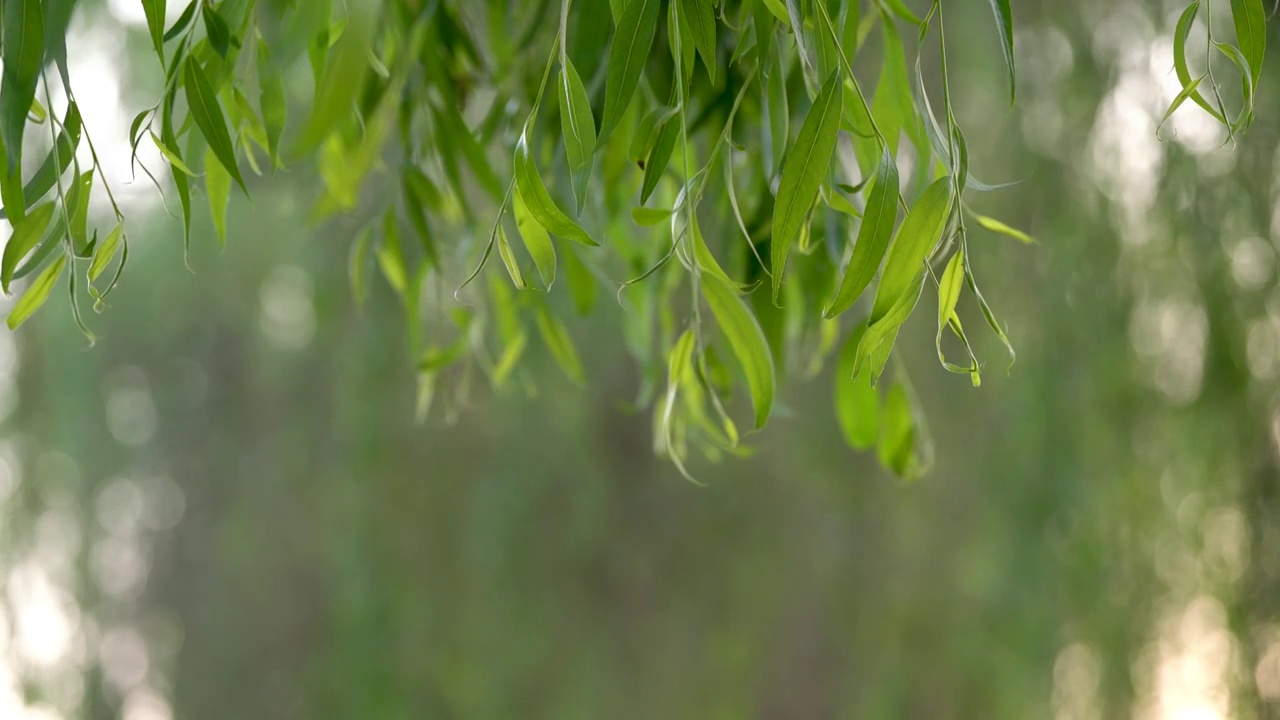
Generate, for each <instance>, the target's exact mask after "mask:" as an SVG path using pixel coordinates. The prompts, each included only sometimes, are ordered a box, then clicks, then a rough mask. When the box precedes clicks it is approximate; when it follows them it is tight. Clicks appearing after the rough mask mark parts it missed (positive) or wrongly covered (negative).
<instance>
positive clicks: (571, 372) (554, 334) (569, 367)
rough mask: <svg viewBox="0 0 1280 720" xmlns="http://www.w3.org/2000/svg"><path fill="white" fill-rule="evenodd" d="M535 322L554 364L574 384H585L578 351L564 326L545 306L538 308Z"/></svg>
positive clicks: (585, 376) (584, 372)
mask: <svg viewBox="0 0 1280 720" xmlns="http://www.w3.org/2000/svg"><path fill="white" fill-rule="evenodd" d="M537 322H538V332H539V334H541V335H542V341H543V342H544V343H546V345H547V350H549V351H551V357H553V358H555V361H556V364H557V365H559V366H560V369H561V370H562V371H563V372H564V374H565V375H566V376H567V377H568V378H569V379H570V380H572V381H573V382H574V384H576V385H583V384H585V383H586V382H587V374H586V371H584V370H583V368H582V360H580V359H579V358H578V350H577V349H576V348H575V347H574V346H573V338H572V337H570V336H569V331H568V330H567V329H566V328H565V326H564V324H563V323H561V322H560V321H559V320H558V319H556V318H555V317H554V316H552V315H551V313H550V312H548V311H547V306H546V305H545V304H544V305H539V306H538V314H537Z"/></svg>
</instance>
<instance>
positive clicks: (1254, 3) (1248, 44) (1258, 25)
mask: <svg viewBox="0 0 1280 720" xmlns="http://www.w3.org/2000/svg"><path fill="white" fill-rule="evenodd" d="M1231 19H1232V20H1233V21H1234V22H1235V26H1236V43H1237V44H1238V45H1239V46H1240V52H1241V54H1243V55H1244V57H1245V59H1246V60H1248V62H1249V70H1250V71H1251V72H1252V73H1253V89H1254V90H1257V89H1258V78H1259V76H1261V75H1262V59H1263V56H1264V55H1265V54H1266V49H1267V14H1266V10H1265V9H1264V8H1263V7H1262V0H1231Z"/></svg>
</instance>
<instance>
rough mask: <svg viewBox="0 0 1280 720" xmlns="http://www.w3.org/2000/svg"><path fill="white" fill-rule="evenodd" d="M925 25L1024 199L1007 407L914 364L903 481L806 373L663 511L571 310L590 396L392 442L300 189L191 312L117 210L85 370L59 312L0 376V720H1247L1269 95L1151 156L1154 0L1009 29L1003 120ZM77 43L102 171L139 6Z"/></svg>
mask: <svg viewBox="0 0 1280 720" xmlns="http://www.w3.org/2000/svg"><path fill="white" fill-rule="evenodd" d="M908 4H909V5H910V4H912V3H910V2H908ZM952 4H953V3H952V2H950V1H949V2H948V13H949V14H948V23H949V25H951V27H950V28H949V37H951V38H954V40H953V42H954V45H955V48H954V54H955V56H956V57H955V58H954V59H953V60H952V61H953V62H954V63H956V64H957V66H958V68H959V72H957V73H956V74H957V76H958V77H960V78H962V82H961V83H960V87H958V88H957V90H956V92H957V96H958V97H960V98H963V99H962V100H959V101H958V104H959V107H958V112H959V113H960V117H959V120H960V122H961V124H962V125H963V126H964V127H965V128H966V132H967V133H968V135H969V142H970V146H971V157H972V158H973V164H974V171H975V172H976V173H978V174H979V176H980V177H982V178H983V179H985V180H988V181H1002V180H1007V179H1015V178H1027V180H1026V182H1023V183H1021V184H1020V185H1017V186H1016V187H1013V188H1011V189H1007V190H1002V191H999V192H997V193H989V194H983V195H975V196H974V202H975V204H976V206H977V208H978V209H979V210H981V211H984V212H989V213H991V214H994V215H997V216H999V217H1001V218H1005V219H1007V220H1008V221H1010V222H1011V223H1012V224H1016V225H1017V226H1019V227H1023V228H1027V229H1029V230H1030V231H1031V232H1033V233H1034V234H1035V235H1036V236H1037V238H1039V240H1040V242H1039V244H1037V245H1035V246H1031V247H1027V246H1021V245H1017V244H1016V243H1012V242H1010V241H1008V240H1007V239H1005V238H1001V237H998V236H994V235H985V236H981V237H977V236H975V238H974V240H973V246H974V254H975V257H976V259H977V262H978V263H979V273H980V274H981V275H982V278H983V282H984V286H985V288H984V290H985V293H986V294H987V296H988V298H989V299H990V300H991V301H992V304H993V305H994V306H995V307H996V308H997V311H998V312H1000V313H1001V314H1002V319H1004V320H1005V321H1007V322H1008V323H1009V326H1010V335H1011V336H1012V338H1013V340H1014V342H1015V344H1016V346H1017V348H1018V350H1019V358H1018V362H1017V364H1016V365H1014V366H1013V368H1012V370H1011V372H1010V373H1008V374H1007V375H1006V374H1005V373H1003V372H988V373H987V374H986V379H987V382H985V383H984V384H983V387H982V388H980V389H977V390H975V389H974V388H972V387H969V382H968V380H967V379H966V378H964V377H958V376H954V375H948V374H947V373H946V372H944V371H943V370H942V369H941V368H939V367H938V364H937V362H936V360H935V357H934V351H933V348H932V337H931V335H932V332H933V329H932V327H931V324H930V322H928V321H927V318H926V319H921V318H919V317H917V318H915V319H914V320H913V321H912V322H911V323H909V325H908V328H909V332H908V333H907V335H906V336H904V341H903V342H902V343H901V345H900V347H901V350H902V353H903V355H904V357H905V359H906V361H907V363H908V365H909V366H910V367H911V368H912V370H913V373H914V378H915V382H916V384H917V389H918V391H919V393H920V395H921V397H922V398H923V404H924V406H925V409H926V411H927V413H928V421H929V425H930V429H931V431H932V434H933V437H934V439H935V441H936V446H937V465H936V468H935V470H934V471H933V473H932V474H931V475H929V476H928V477H926V478H925V479H923V480H922V481H920V482H918V483H916V484H913V485H909V486H903V485H901V484H898V483H896V482H895V481H893V480H892V479H890V478H889V477H887V476H886V475H885V474H884V473H883V472H882V471H880V470H879V469H878V467H877V466H876V465H875V462H874V458H869V457H863V456H859V455H855V454H854V453H853V452H852V451H850V450H848V449H847V448H845V447H844V445H843V442H842V439H841V436H840V432H839V428H838V426H837V424H836V421H835V417H834V414H833V409H832V407H831V397H832V395H831V383H832V382H833V378H832V377H831V375H830V370H829V369H828V370H827V371H826V372H824V374H822V375H821V376H819V377H818V378H816V379H812V380H807V381H805V380H802V379H798V378H791V379H790V381H789V382H788V383H787V385H786V387H785V392H784V395H783V400H784V402H785V405H786V412H785V413H784V414H783V415H782V416H780V417H777V418H775V420H774V421H773V422H772V423H771V427H770V428H769V429H768V431H767V432H765V433H764V434H762V435H760V436H758V437H756V438H753V439H754V440H755V441H756V444H757V445H758V447H759V449H760V452H759V453H758V454H757V455H756V456H755V457H753V458H751V459H747V460H741V459H736V460H735V459H730V460H726V461H724V462H722V463H720V464H717V465H710V464H705V463H704V464H700V465H697V466H696V467H695V472H696V474H697V475H698V476H699V477H700V478H701V479H702V480H704V481H706V482H707V484H708V487H705V488H703V487H697V486H694V485H692V484H690V483H688V482H687V481H685V480H683V479H681V478H680V476H679V475H678V474H677V473H676V472H675V470H674V468H672V467H671V466H670V465H669V464H668V463H666V462H664V461H662V460H661V459H659V458H656V457H655V456H654V455H653V452H652V436H651V432H652V430H651V428H652V424H651V420H650V418H649V416H648V415H647V414H640V415H635V414H630V413H628V412H626V411H625V409H623V407H622V405H623V403H622V401H624V400H626V399H628V398H631V397H634V395H635V392H636V384H637V378H636V372H635V370H634V368H632V367H631V365H630V364H629V361H628V360H627V359H626V357H625V356H624V353H623V351H622V344H621V342H619V340H620V338H619V333H618V329H617V314H618V313H619V312H621V310H620V309H619V308H618V306H617V305H616V304H613V303H609V302H602V303H600V305H599V309H598V310H597V312H596V313H595V314H594V315H593V316H592V317H589V318H585V319H577V320H575V321H573V323H572V329H573V331H574V333H575V336H576V337H577V338H578V340H579V347H580V348H581V349H582V350H583V351H584V361H585V363H586V365H587V368H588V376H589V379H590V382H589V385H588V387H587V388H585V389H581V388H576V387H573V386H572V385H571V384H569V383H568V382H567V381H565V380H564V379H563V377H562V376H561V375H560V374H559V373H558V372H557V371H556V370H555V368H554V366H553V365H552V363H551V361H550V359H549V358H548V357H547V356H546V354H545V352H544V351H543V350H542V349H541V348H539V349H538V351H537V352H536V353H535V354H534V355H533V356H532V357H531V358H530V360H529V362H530V363H531V373H530V376H531V377H532V378H534V379H536V381H537V382H536V385H537V393H536V397H530V396H529V395H528V394H526V393H525V392H524V391H523V390H520V389H518V388H516V387H510V388H508V391H507V392H504V393H501V394H498V395H494V394H493V393H492V392H490V391H489V390H488V389H487V388H485V387H483V384H482V383H477V386H476V387H475V388H473V390H472V392H470V393H469V394H468V395H467V401H466V403H465V404H463V405H462V406H460V407H458V408H457V409H456V412H449V411H448V408H445V407H444V405H438V406H437V407H436V408H435V409H434V411H433V413H432V415H431V416H430V418H429V419H428V420H427V421H426V423H425V424H423V425H418V424H415V423H414V421H413V414H414V408H413V405H414V394H415V391H414V378H413V374H412V372H411V368H410V364H409V362H408V357H407V354H406V350H405V346H404V343H405V341H404V328H403V322H404V321H403V315H402V313H401V311H400V309H399V308H398V306H397V304H396V301H395V300H394V298H393V296H392V295H391V293H390V292H389V291H388V290H387V289H386V287H385V286H383V285H382V284H378V283H375V285H374V290H373V292H372V297H371V298H370V301H369V302H368V303H367V304H366V305H365V307H364V308H363V310H358V309H357V308H356V306H355V304H354V302H353V301H352V299H351V293H350V290H349V287H348V284H347V277H346V262H347V261H346V254H347V250H348V248H349V246H350V241H351V236H352V233H353V230H354V227H355V224H354V222H351V221H335V222H332V223H330V224H328V225H325V226H322V227H319V228H309V227H307V226H306V224H305V221H304V218H305V215H306V211H307V207H308V202H309V201H310V198H313V197H314V190H315V187H314V183H315V179H314V177H312V173H309V172H307V171H306V170H303V169H297V170H294V171H293V172H290V173H286V174H282V175H278V176H277V177H275V178H267V179H258V180H256V187H255V192H254V201H253V204H252V205H250V204H249V203H248V202H247V201H245V199H244V198H243V197H237V198H235V199H233V209H232V216H231V221H230V228H231V232H230V236H231V240H230V242H229V244H228V247H227V248H226V250H225V251H224V252H219V251H218V250H217V243H216V241H215V240H214V239H213V237H212V233H211V231H210V229H209V225H208V223H207V218H204V219H202V220H201V221H199V222H197V227H198V228H199V234H198V236H197V238H195V240H194V241H193V246H194V247H193V252H192V255H191V258H190V265H191V268H192V271H191V272H188V271H187V270H186V269H185V268H184V265H183V257H182V248H181V244H182V243H181V234H180V231H179V225H178V223H177V221H175V220H174V219H172V218H171V217H169V216H168V215H166V214H165V213H164V212H163V210H162V209H161V208H160V207H159V206H157V205H155V204H151V205H146V203H147V202H148V201H149V200H154V189H153V188H151V187H150V186H149V185H147V184H146V183H145V182H142V181H140V182H138V183H136V184H134V185H129V186H127V187H126V188H125V189H124V190H122V194H124V195H125V196H126V198H127V199H129V201H130V202H133V203H135V207H137V208H139V210H138V213H139V214H138V215H137V217H138V218H139V219H141V220H143V222H136V221H135V223H134V224H133V225H131V235H132V237H133V239H134V248H133V249H134V253H135V255H134V259H133V262H134V263H135V264H134V265H133V266H132V267H131V271H132V272H130V273H129V274H127V275H126V280H125V283H124V284H123V285H122V286H121V288H120V289H119V290H117V291H116V293H115V294H114V295H113V300H114V303H113V306H112V308H111V309H110V310H109V312H107V313H105V314H104V315H101V316H98V317H95V318H93V320H92V322H93V327H94V329H95V331H96V332H97V333H98V334H99V336H100V340H99V343H98V345H97V346H96V347H94V348H93V349H92V350H89V349H86V347H85V342H84V340H83V338H81V336H80V335H79V334H78V332H77V331H76V330H75V328H74V326H73V325H72V323H71V320H70V318H69V315H68V313H67V308H66V305H65V303H66V301H65V299H61V298H59V299H56V300H55V301H54V302H51V303H50V305H49V307H48V308H47V309H46V310H45V311H44V312H43V313H42V314H41V315H40V316H39V317H38V318H37V319H36V320H34V321H33V322H31V323H30V324H29V325H28V326H26V327H24V328H23V329H22V331H21V332H19V333H17V334H16V335H10V334H4V335H2V336H0V412H2V413H3V415H4V418H5V419H4V421H3V425H2V426H0V571H2V574H0V718H5V720H8V719H9V718H15V719H23V718H41V719H45V718H115V717H123V718H125V719H126V720H167V719H169V718H192V719H203V718H209V719H211V720H212V719H218V720H222V719H225V718H272V719H275V718H281V719H289V718H361V719H363V718H370V719H383V718H385V719H390V720H398V719H401V718H747V717H751V718H1051V717H1052V718H1059V719H1074V718H1120V717H1134V718H1151V719H1156V718H1160V719H1177V720H1182V719H1188V720H1190V719H1193V718H1194V719H1196V720H1201V719H1208V718H1229V717H1231V718H1265V717H1280V495H1278V490H1280V483H1278V477H1280V471H1278V466H1277V463H1278V460H1277V441H1278V439H1280V404H1278V403H1277V400H1278V397H1277V381H1276V379H1277V377H1278V376H1280V290H1278V288H1277V284H1276V278H1275V254H1276V248H1277V244H1276V243H1277V239H1278V237H1280V224H1278V222H1280V214H1278V213H1277V208H1278V206H1277V204H1276V200H1277V193H1278V192H1280V184H1277V183H1278V181H1280V175H1278V174H1277V173H1278V171H1280V164H1278V163H1277V157H1278V154H1277V150H1278V149H1280V112H1278V111H1277V110H1276V108H1278V107H1280V104H1278V103H1277V99H1278V98H1280V92H1277V91H1278V90H1280V72H1268V73H1267V74H1266V75H1265V76H1264V78H1263V81H1262V87H1261V88H1260V89H1259V94H1260V97H1259V101H1258V108H1259V110H1258V115H1259V119H1258V121H1257V123H1256V124H1255V126H1254V127H1253V128H1252V129H1251V130H1250V132H1249V133H1248V134H1247V135H1245V136H1244V137H1243V138H1241V139H1239V141H1238V142H1234V143H1229V144H1225V145H1224V141H1225V139H1226V138H1225V137H1224V136H1223V135H1222V134H1221V131H1220V129H1219V128H1217V127H1216V126H1215V124H1214V123H1213V121H1212V120H1210V119H1209V118H1207V117H1204V116H1202V114H1201V113H1200V112H1199V111H1198V110H1196V109H1194V108H1191V107H1190V106H1189V105H1188V106H1187V109H1184V110H1182V111H1181V112H1179V113H1178V115H1177V116H1176V117H1175V118H1174V120H1173V121H1172V123H1171V124H1170V125H1169V126H1167V127H1166V128H1165V129H1164V130H1163V131H1162V132H1161V133H1160V135H1159V137H1158V136H1157V132H1156V123H1157V122H1158V121H1159V118H1160V116H1161V114H1162V113H1163V111H1164V108H1165V106H1166V105H1167V104H1168V102H1169V101H1170V100H1172V98H1173V96H1174V95H1176V93H1177V91H1178V84H1177V79H1176V77H1174V74H1173V72H1172V69H1171V68H1172V60H1171V57H1172V56H1171V34H1172V30H1173V26H1174V23H1175V21H1176V19H1177V15H1178V13H1179V12H1180V11H1181V10H1182V9H1183V7H1185V3H1182V2H1174V1H1173V0H1168V1H1159V0H1079V1H1077V2H1061V1H1055V0H1017V2H1015V3H1014V6H1015V7H1014V11H1015V15H1016V18H1017V30H1018V37H1017V44H1018V58H1019V64H1020V66H1021V68H1022V84H1021V86H1020V89H1019V102H1018V105H1017V107H1016V108H1014V109H1013V110H1008V109H1007V108H1006V105H1007V102H1006V101H1005V100H1004V98H1003V93H1004V92H1005V89H1004V87H1003V85H1002V83H1003V82H1004V75H1003V74H1002V70H1001V65H1000V62H1001V61H1000V56H999V50H998V46H997V44H996V40H995V37H994V33H993V30H992V27H991V14H990V12H991V11H990V8H989V6H988V4H987V2H986V1H985V0H954V6H955V9H951V8H950V6H951V5H952ZM82 5H83V6H84V8H83V10H82V11H81V16H80V18H79V19H78V20H77V22H76V24H75V25H74V26H73V32H75V33H78V35H77V38H76V39H77V40H78V42H73V43H71V47H72V56H73V72H72V76H73V78H74V77H77V68H78V71H79V72H80V73H83V74H86V75H87V77H88V79H87V80H85V81H84V83H83V84H84V85H85V87H83V88H82V87H80V86H77V95H79V96H81V97H82V104H84V105H88V104H89V103H90V99H89V98H88V97H87V96H90V95H93V98H94V99H93V102H96V103H97V105H96V107H93V108H90V109H88V110H86V112H85V115H86V123H87V125H88V126H89V128H90V129H91V130H92V131H94V132H95V133H97V135H98V136H100V137H104V138H105V137H108V136H112V135H114V137H115V138H117V139H119V140H120V141H121V142H123V138H124V137H125V136H126V132H125V129H124V128H125V127H126V126H127V122H128V118H129V117H131V116H132V112H135V111H136V109H138V108H140V107H145V106H146V105H148V104H150V103H151V102H152V101H153V98H154V96H155V92H156V87H157V86H158V84H159V83H160V81H161V78H160V77H159V76H158V75H159V70H158V68H157V67H155V63H154V58H153V57H152V56H151V55H150V54H149V51H148V50H147V48H146V47H145V40H144V39H143V38H144V32H145V31H144V30H143V29H142V28H141V26H140V25H139V24H138V23H140V21H141V10H140V8H139V7H135V6H136V5H137V3H135V2H134V1H133V0H118V1H117V0H112V1H111V2H105V3H88V2H85V3H82ZM1213 12H1215V13H1228V14H1227V15H1225V16H1224V17H1225V18H1226V19H1225V20H1224V21H1223V23H1224V24H1223V27H1229V25H1230V20H1229V7H1228V5H1227V3H1226V2H1225V1H1223V0H1219V1H1217V2H1214V3H1213ZM1216 17H1217V16H1216V15H1215V19H1216ZM1275 27H1280V26H1278V25H1276V24H1275V23H1273V24H1272V27H1271V29H1272V38H1273V46H1280V45H1277V44H1276V43H1275V42H1274V39H1275V38H1276V33H1275V30H1274V29H1275ZM126 38H127V41H126ZM1275 55H1276V53H1272V56H1273V58H1272V59H1274V56H1275ZM1268 64H1269V65H1270V66H1272V67H1271V68H1269V69H1271V70H1274V69H1275V68H1274V65H1275V63H1274V62H1269V63H1268ZM95 80H96V82H95ZM1162 138H1163V139H1162ZM99 142H102V141H99ZM123 153H124V155H123V156H122V155H121V154H120V152H119V148H116V149H115V150H111V149H108V150H106V151H104V154H108V155H110V157H112V158H115V159H116V161H117V164H118V165H119V166H120V167H119V177H118V178H114V179H113V180H114V181H116V182H117V185H119V184H121V183H124V182H127V181H128V160H127V154H128V148H127V145H126V146H125V147H124V150H123ZM153 167H159V165H158V164H153ZM488 272H490V273H500V272H501V270H500V268H498V267H497V266H491V267H490V268H489V270H488ZM459 279H460V278H459ZM559 290H563V289H562V288H559ZM926 315H927V313H926ZM978 322H979V321H977V320H974V323H978ZM976 326H978V325H976V324H975V327H976ZM1000 353H1001V350H1000V348H999V347H998V346H997V345H996V344H995V343H994V342H989V341H988V339H987V338H985V337H984V341H983V343H982V347H981V348H980V356H981V357H984V358H987V359H988V360H989V361H990V362H991V364H992V366H995V365H996V364H998V363H1002V362H1003V360H1002V359H1001V355H1000Z"/></svg>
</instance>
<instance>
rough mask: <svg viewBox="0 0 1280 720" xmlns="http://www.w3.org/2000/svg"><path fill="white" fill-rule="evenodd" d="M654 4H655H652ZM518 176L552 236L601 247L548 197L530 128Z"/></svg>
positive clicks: (519, 154)
mask: <svg viewBox="0 0 1280 720" xmlns="http://www.w3.org/2000/svg"><path fill="white" fill-rule="evenodd" d="M635 1H636V2H645V1H646V0H635ZM648 1H654V0H648ZM513 165H514V170H515V175H516V188H517V189H518V190H519V191H520V195H521V197H523V198H524V202H525V205H526V206H527V207H528V208H529V213H530V214H531V215H533V217H534V219H536V220H537V221H538V222H539V223H540V224H541V225H542V227H544V228H546V229H547V231H548V232H550V233H551V234H552V235H556V236H559V237H562V238H565V239H566V240H573V241H575V242H580V243H582V244H583V245H599V243H597V242H596V241H595V240H592V239H591V236H590V235H588V234H587V231H586V230H583V229H582V228H581V227H579V226H578V224H577V223H575V222H574V221H573V220H571V219H570V218H569V216H568V215H565V214H564V211H563V210H561V209H560V207H559V206H558V205H556V203H555V201H554V200H552V199H551V195H549V194H548V193H547V186H546V185H544V184H543V182H542V176H541V175H539V174H538V168H537V167H535V166H534V164H533V158H532V157H531V156H530V154H529V132H528V128H525V131H524V132H522V133H521V134H520V140H519V141H518V142H517V143H516V156H515V160H514V162H513Z"/></svg>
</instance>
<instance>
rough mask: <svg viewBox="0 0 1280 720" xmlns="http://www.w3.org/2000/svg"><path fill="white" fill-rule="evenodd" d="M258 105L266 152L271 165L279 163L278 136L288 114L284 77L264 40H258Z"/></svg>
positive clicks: (281, 132)
mask: <svg viewBox="0 0 1280 720" xmlns="http://www.w3.org/2000/svg"><path fill="white" fill-rule="evenodd" d="M258 106H259V107H260V108H261V109H262V124H263V126H264V127H265V129H266V134H267V152H269V153H270V154H271V164H272V166H273V167H278V166H279V165H280V136H281V134H283V133H284V124H285V121H286V119H287V118H288V114H289V106H288V101H287V100H286V98H285V91H284V79H283V78H282V77H281V75H280V68H278V67H277V66H276V64H275V62H274V61H273V60H272V57H271V50H270V49H269V48H268V47H267V43H266V41H264V40H262V39H261V38H259V40H258Z"/></svg>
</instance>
